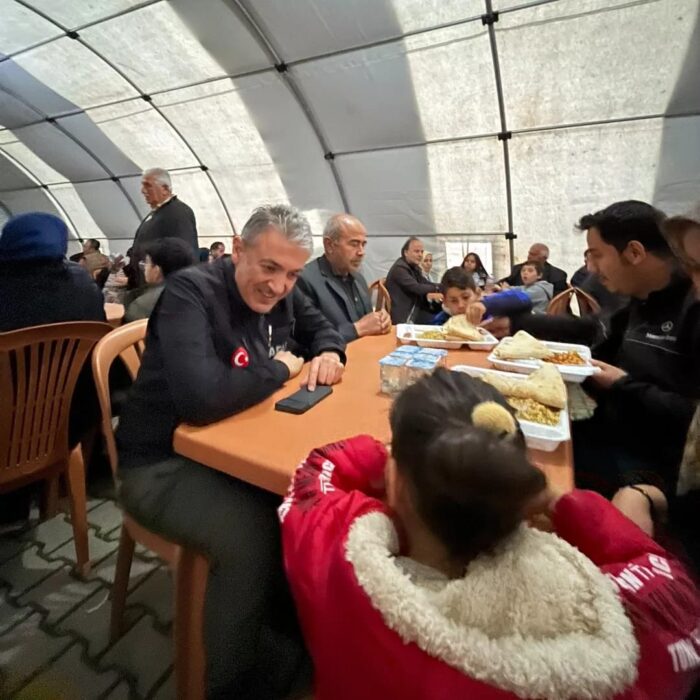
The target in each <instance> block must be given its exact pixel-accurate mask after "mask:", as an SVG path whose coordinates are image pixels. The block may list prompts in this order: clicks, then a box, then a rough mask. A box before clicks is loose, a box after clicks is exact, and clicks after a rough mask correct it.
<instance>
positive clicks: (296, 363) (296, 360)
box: [272, 350, 304, 379]
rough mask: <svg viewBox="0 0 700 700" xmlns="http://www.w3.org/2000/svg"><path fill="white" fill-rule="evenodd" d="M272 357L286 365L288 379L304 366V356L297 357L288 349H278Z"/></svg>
mask: <svg viewBox="0 0 700 700" xmlns="http://www.w3.org/2000/svg"><path fill="white" fill-rule="evenodd" d="M272 359H273V360H277V361H278V362H281V363H282V364H284V365H287V369H288V370H289V378H290V379H293V378H294V377H296V376H297V374H299V372H301V368H302V367H303V366H304V358H303V357H297V356H296V355H294V354H293V353H291V352H289V350H280V351H279V352H278V353H277V354H276V355H275V356H274V357H273V358H272Z"/></svg>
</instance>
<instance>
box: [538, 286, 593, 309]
mask: <svg viewBox="0 0 700 700" xmlns="http://www.w3.org/2000/svg"><path fill="white" fill-rule="evenodd" d="M574 298H575V299H576V302H577V304H578V308H579V314H580V315H581V316H590V315H592V314H597V313H598V312H599V311H600V304H599V303H598V302H597V301H596V300H595V299H594V298H593V297H592V296H591V295H590V294H588V293H587V292H584V291H583V289H579V288H578V287H569V288H568V289H565V290H564V291H563V292H561V293H559V294H557V295H556V296H555V297H554V299H552V301H550V302H549V306H548V307H547V313H548V314H551V315H552V316H563V315H566V314H570V313H571V308H570V304H571V301H572V299H574Z"/></svg>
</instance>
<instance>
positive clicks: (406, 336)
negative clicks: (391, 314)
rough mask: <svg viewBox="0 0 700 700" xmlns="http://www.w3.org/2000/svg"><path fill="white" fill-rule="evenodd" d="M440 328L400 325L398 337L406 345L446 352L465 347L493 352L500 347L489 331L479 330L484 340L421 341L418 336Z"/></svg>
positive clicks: (397, 331) (397, 330)
mask: <svg viewBox="0 0 700 700" xmlns="http://www.w3.org/2000/svg"><path fill="white" fill-rule="evenodd" d="M439 328H440V326H427V325H418V324H414V323H399V324H398V325H397V326H396V337H397V338H398V339H399V340H400V341H401V342H402V343H403V344H404V345H407V344H408V343H415V344H416V345H419V346H420V347H422V348H443V349H445V350H458V349H459V348H461V347H462V346H463V345H468V346H469V349H470V350H485V351H487V352H488V351H489V350H493V348H495V347H496V345H498V340H496V338H495V337H494V336H492V335H491V334H490V333H489V332H488V331H487V330H485V329H483V328H479V333H481V336H482V338H483V340H475V341H470V340H421V339H420V338H419V337H418V336H419V335H420V334H421V333H425V332H426V331H436V330H438V329H439Z"/></svg>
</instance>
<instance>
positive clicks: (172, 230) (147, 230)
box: [132, 168, 199, 286]
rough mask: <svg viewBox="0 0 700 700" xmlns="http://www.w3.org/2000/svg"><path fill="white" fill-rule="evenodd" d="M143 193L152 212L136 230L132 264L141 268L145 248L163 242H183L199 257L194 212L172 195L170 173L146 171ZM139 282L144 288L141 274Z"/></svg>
mask: <svg viewBox="0 0 700 700" xmlns="http://www.w3.org/2000/svg"><path fill="white" fill-rule="evenodd" d="M141 193H142V194H143V197H144V199H145V200H146V202H147V203H148V205H149V206H150V207H151V211H150V213H149V214H148V216H146V218H145V219H144V220H143V221H142V222H141V224H140V225H139V227H138V229H137V230H136V235H135V236H134V246H133V255H132V257H133V261H132V262H133V264H134V265H138V263H139V262H140V261H141V260H143V259H144V255H145V254H144V248H145V247H146V245H148V244H149V243H152V242H153V241H157V240H159V239H161V238H180V239H182V240H183V241H184V242H185V243H187V244H188V245H190V246H191V247H192V253H193V254H196V253H197V249H198V247H199V244H198V243H197V222H196V221H195V218H194V212H193V211H192V209H190V207H188V206H187V205H186V204H185V203H184V202H181V201H180V200H179V199H178V198H177V195H174V194H173V191H172V182H171V180H170V173H168V171H167V170H163V168H151V169H149V170H146V171H145V172H144V173H143V177H142V179H141ZM139 281H140V285H141V286H143V285H144V279H143V275H142V274H139Z"/></svg>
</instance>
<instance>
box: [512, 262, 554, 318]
mask: <svg viewBox="0 0 700 700" xmlns="http://www.w3.org/2000/svg"><path fill="white" fill-rule="evenodd" d="M543 273H544V269H543V268H542V265H540V263H538V262H526V263H525V264H524V265H523V266H522V267H521V268H520V279H521V280H522V282H523V283H522V285H520V286H517V287H511V290H521V291H523V292H525V294H527V295H528V296H529V297H530V299H531V300H532V313H533V314H544V313H547V306H549V302H550V301H552V296H554V287H553V286H552V283H551V282H547V281H546V280H543V279H542V275H543Z"/></svg>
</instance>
